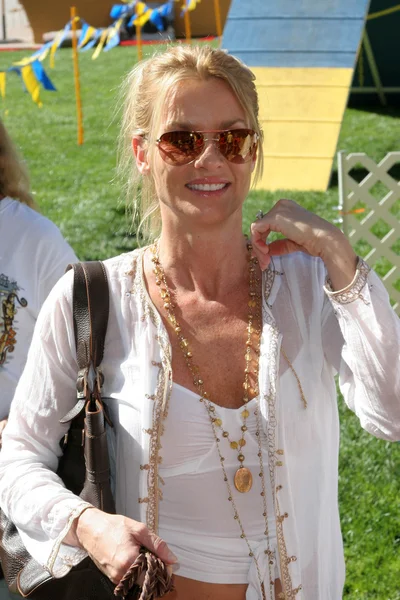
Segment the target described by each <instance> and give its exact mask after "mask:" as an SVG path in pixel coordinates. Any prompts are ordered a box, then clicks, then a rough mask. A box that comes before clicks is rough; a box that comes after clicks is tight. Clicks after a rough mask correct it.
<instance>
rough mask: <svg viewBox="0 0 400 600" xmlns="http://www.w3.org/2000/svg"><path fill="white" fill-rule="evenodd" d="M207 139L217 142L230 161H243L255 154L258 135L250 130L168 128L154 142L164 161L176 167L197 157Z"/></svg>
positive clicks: (219, 148) (240, 162) (241, 162)
mask: <svg viewBox="0 0 400 600" xmlns="http://www.w3.org/2000/svg"><path fill="white" fill-rule="evenodd" d="M206 133H207V134H210V133H211V134H214V137H206V136H205V135H204V134H206ZM206 140H212V141H213V142H216V143H217V146H218V150H219V151H220V153H221V154H222V156H223V157H224V158H226V159H227V160H229V162H232V163H236V164H243V163H245V162H249V161H250V160H252V159H253V158H254V157H255V153H256V150H257V144H258V135H257V133H256V132H255V131H253V130H252V129H229V130H227V131H221V130H215V131H168V132H167V133H163V134H162V136H160V137H159V138H158V140H156V144H157V145H158V148H159V150H160V154H161V156H162V158H163V159H164V160H165V162H166V163H168V164H169V165H174V166H177V167H179V166H182V165H188V164H189V163H191V162H193V161H194V160H196V158H199V156H200V155H201V154H202V153H203V150H204V148H205V145H206Z"/></svg>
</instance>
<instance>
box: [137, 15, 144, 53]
mask: <svg viewBox="0 0 400 600" xmlns="http://www.w3.org/2000/svg"><path fill="white" fill-rule="evenodd" d="M136 11H137V8H136ZM136 18H137V19H138V18H139V13H138V12H136ZM136 48H137V55H138V60H142V58H143V48H142V27H141V26H140V25H139V24H137V25H136Z"/></svg>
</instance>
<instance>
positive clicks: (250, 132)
mask: <svg viewBox="0 0 400 600" xmlns="http://www.w3.org/2000/svg"><path fill="white" fill-rule="evenodd" d="M237 131H241V132H242V131H247V132H248V133H247V135H250V136H251V137H252V138H253V139H254V138H255V141H254V142H253V143H254V144H255V149H254V150H253V151H252V152H249V153H248V155H247V156H248V157H249V158H246V160H243V162H242V163H239V164H244V163H246V162H250V161H251V159H252V158H253V156H254V153H255V150H256V149H257V146H258V140H259V135H258V133H257V132H256V131H254V129H250V128H246V127H236V128H235V129H209V130H207V131H196V130H192V131H188V130H186V129H177V130H174V131H166V132H165V133H163V134H161V135H160V137H159V138H158V139H157V140H156V141H155V143H156V145H157V146H158V148H159V150H160V154H161V157H162V158H163V160H164V161H165V162H166V163H167V164H170V165H171V166H175V167H183V166H185V165H190V164H191V163H193V162H194V161H195V160H197V159H198V158H200V156H201V155H202V154H203V152H204V150H205V147H206V142H210V141H212V142H219V141H220V139H221V135H219V136H218V137H213V138H208V137H205V136H204V134H205V133H219V134H223V133H232V134H234V133H235V132H237ZM171 133H175V134H177V133H188V134H196V135H197V134H200V136H201V138H200V139H201V140H202V146H201V149H199V153H198V154H197V155H196V156H194V157H193V158H190V156H189V157H187V158H189V160H188V161H187V162H179V161H178V162H174V161H173V160H171V161H168V160H165V157H164V156H163V154H168V152H167V151H166V150H165V149H163V148H162V147H161V146H160V143H161V142H162V141H163V140H162V138H163V136H164V135H167V134H171ZM217 148H218V151H219V152H220V154H221V156H223V157H224V158H226V160H227V161H228V162H233V163H234V160H229V158H228V157H227V156H225V155H224V153H223V152H221V149H220V144H218V145H217ZM177 150H179V149H178V148H177ZM182 154H183V155H184V153H182ZM237 156H239V154H237V155H235V158H236V157H237ZM234 164H235V163H234Z"/></svg>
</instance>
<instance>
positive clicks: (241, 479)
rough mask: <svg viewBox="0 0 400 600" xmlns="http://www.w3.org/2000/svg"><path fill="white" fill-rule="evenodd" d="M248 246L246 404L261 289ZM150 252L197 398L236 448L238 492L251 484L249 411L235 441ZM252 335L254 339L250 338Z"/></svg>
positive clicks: (254, 374)
mask: <svg viewBox="0 0 400 600" xmlns="http://www.w3.org/2000/svg"><path fill="white" fill-rule="evenodd" d="M247 250H248V262H249V300H248V303H247V305H248V324H247V328H246V331H247V336H246V352H245V370H244V382H243V403H244V404H245V405H246V404H247V403H248V402H249V400H250V396H252V397H255V396H256V395H257V394H258V370H259V361H258V356H259V352H260V340H261V311H260V305H261V292H260V285H259V283H260V279H259V278H258V277H257V268H256V267H257V263H258V260H257V258H255V257H253V256H252V255H251V251H252V246H251V244H248V245H247ZM151 252H152V254H153V257H152V259H151V260H152V262H153V264H154V268H153V272H154V274H155V276H156V284H157V285H158V286H159V288H160V295H161V299H162V301H163V305H164V308H165V310H166V312H167V317H168V320H169V321H170V323H171V325H172V327H173V329H174V331H175V333H176V335H177V336H178V339H179V346H180V348H181V350H182V353H183V356H184V359H185V362H186V365H187V367H188V369H189V371H190V373H191V375H192V377H193V383H194V385H195V386H196V388H197V389H198V392H199V395H200V402H204V401H205V403H204V405H205V407H206V409H207V412H208V414H209V417H210V420H211V422H212V424H213V425H214V426H215V427H218V428H219V429H221V431H222V436H223V437H224V438H227V440H228V442H229V445H230V447H231V448H232V450H235V451H236V452H237V458H238V461H239V462H240V466H239V467H238V469H237V470H236V473H235V476H234V484H235V488H236V489H237V490H238V491H239V492H241V493H246V492H249V491H250V489H251V487H252V484H253V476H252V473H251V471H250V469H248V468H247V467H245V466H244V464H243V463H244V460H245V456H244V454H243V452H242V448H243V447H244V446H245V444H246V440H245V435H246V431H247V425H246V422H247V419H248V417H249V415H250V412H249V411H248V410H247V408H245V409H244V410H243V411H242V413H241V417H242V419H243V425H242V427H241V437H240V439H239V440H238V441H234V440H231V439H230V436H229V432H228V431H227V430H226V429H224V428H223V423H222V419H221V418H220V417H218V415H217V414H216V410H215V406H214V405H213V404H212V403H211V400H210V397H209V394H208V392H206V391H205V389H204V382H203V380H202V379H201V377H200V375H199V368H198V366H197V365H195V364H194V363H193V354H192V352H191V350H190V348H189V342H188V340H187V338H185V336H184V335H183V333H182V328H181V326H180V323H179V322H178V320H177V318H176V315H175V312H174V308H175V305H174V304H173V302H172V294H171V291H170V289H169V286H168V283H167V280H166V276H165V272H164V269H163V267H162V265H161V262H160V259H159V255H158V249H157V246H156V245H155V244H154V245H153V246H152V247H151ZM254 337H255V340H254ZM252 363H253V364H254V369H253V370H252V369H251V364H252Z"/></svg>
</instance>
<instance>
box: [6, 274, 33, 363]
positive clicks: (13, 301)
mask: <svg viewBox="0 0 400 600" xmlns="http://www.w3.org/2000/svg"><path fill="white" fill-rule="evenodd" d="M19 289H20V288H19V287H18V284H17V282H16V281H10V279H9V278H8V277H7V275H4V274H3V273H1V274H0V302H1V314H0V367H1V366H2V365H4V364H5V362H6V359H7V355H8V354H10V353H11V352H14V348H15V344H16V343H17V339H16V331H15V329H14V327H13V323H14V318H15V315H16V313H17V310H18V306H21V307H23V308H25V306H28V303H27V301H26V300H25V298H20V297H19V295H18V292H19Z"/></svg>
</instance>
